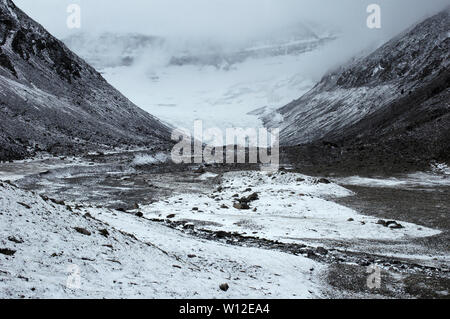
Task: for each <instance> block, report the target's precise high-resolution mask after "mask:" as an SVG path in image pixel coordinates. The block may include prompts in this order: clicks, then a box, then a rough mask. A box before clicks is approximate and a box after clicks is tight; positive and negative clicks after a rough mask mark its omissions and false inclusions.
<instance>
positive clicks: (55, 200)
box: [50, 198, 66, 206]
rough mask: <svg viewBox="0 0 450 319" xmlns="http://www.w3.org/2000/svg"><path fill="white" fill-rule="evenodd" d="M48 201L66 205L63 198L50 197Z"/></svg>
mask: <svg viewBox="0 0 450 319" xmlns="http://www.w3.org/2000/svg"><path fill="white" fill-rule="evenodd" d="M50 201H51V202H52V203H54V204H56V205H63V206H65V205H66V203H65V202H64V201H63V200H57V199H54V198H51V199H50Z"/></svg>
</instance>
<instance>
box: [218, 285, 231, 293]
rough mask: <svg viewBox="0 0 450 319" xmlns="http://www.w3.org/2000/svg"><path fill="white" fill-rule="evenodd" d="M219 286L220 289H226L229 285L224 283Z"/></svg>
mask: <svg viewBox="0 0 450 319" xmlns="http://www.w3.org/2000/svg"><path fill="white" fill-rule="evenodd" d="M219 288H220V290H222V291H228V289H230V286H228V284H227V283H225V284H221V285H220V286H219Z"/></svg>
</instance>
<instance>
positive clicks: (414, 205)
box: [0, 152, 450, 298]
mask: <svg viewBox="0 0 450 319" xmlns="http://www.w3.org/2000/svg"><path fill="white" fill-rule="evenodd" d="M138 155H139V154H138V153H134V152H128V153H111V154H90V155H86V156H84V157H82V158H41V159H34V160H26V161H18V162H13V163H4V164H0V178H1V180H3V181H4V182H1V184H0V221H1V222H0V225H1V226H0V234H1V236H0V296H1V297H4V298H49V297H56V298H59V297H64V298H66V297H67V298H86V297H99V298H102V297H105V298H131V297H137V298H162V297H167V298H327V297H334V298H361V297H362V298H364V297H382V298H390V297H394V298H395V297H406V298H410V297H419V298H420V297H434V298H448V291H449V288H450V273H449V265H450V253H449V247H448V239H449V224H448V220H449V218H448V217H449V216H448V207H449V204H450V203H449V198H450V197H449V196H448V195H449V193H450V185H449V180H450V177H449V176H448V174H447V171H445V170H444V171H442V170H441V171H439V172H437V171H434V172H433V171H430V172H426V173H421V174H422V175H420V176H419V175H405V176H395V177H393V176H390V177H377V178H372V179H368V178H360V177H351V176H350V177H344V178H336V179H324V178H319V177H311V176H306V175H303V174H301V173H297V172H294V171H291V170H289V169H282V170H280V171H278V172H265V171H261V170H258V168H257V167H232V168H231V170H230V167H226V166H211V167H200V168H199V167H196V166H174V165H172V164H169V163H163V162H161V161H164V156H154V157H151V156H138ZM137 159H139V160H137ZM143 159H144V160H143ZM145 159H147V161H146V160H145ZM418 176H419V177H418ZM6 180H11V182H6ZM378 274H379V276H378ZM374 276H378V277H374ZM378 279H379V281H377V280H378ZM377 282H379V284H380V285H377ZM223 284H227V285H226V286H225V285H223ZM374 285H375V287H374ZM226 288H228V289H226Z"/></svg>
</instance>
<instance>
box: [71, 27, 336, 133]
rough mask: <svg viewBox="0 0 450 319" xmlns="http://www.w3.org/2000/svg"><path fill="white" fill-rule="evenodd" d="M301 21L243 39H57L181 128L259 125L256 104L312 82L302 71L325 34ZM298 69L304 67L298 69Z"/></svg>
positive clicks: (289, 96)
mask: <svg viewBox="0 0 450 319" xmlns="http://www.w3.org/2000/svg"><path fill="white" fill-rule="evenodd" d="M311 29H314V28H308V27H306V26H303V25H295V26H293V27H292V28H291V29H289V28H288V29H284V28H283V30H273V32H272V33H267V34H266V33H265V34H263V35H259V36H255V38H250V39H247V40H245V41H244V40H242V42H241V41H239V40H233V41H231V43H230V42H227V41H225V40H222V39H220V38H218V39H214V38H213V39H210V38H202V37H200V38H198V39H197V38H194V39H193V38H190V37H181V38H173V37H170V36H168V37H149V36H146V35H143V34H121V33H110V34H108V33H106V34H86V33H83V34H75V35H73V36H71V37H68V38H65V39H63V41H64V43H65V44H66V45H67V46H68V47H69V48H70V49H72V50H73V51H74V52H76V53H77V54H78V55H80V56H82V57H83V58H85V59H86V60H87V61H90V62H92V65H93V66H94V67H95V68H96V69H97V70H98V71H100V72H101V73H102V75H103V76H104V77H105V78H106V79H107V81H108V82H109V83H111V84H112V85H114V86H115V87H116V88H118V89H119V90H120V91H121V92H122V93H123V94H124V95H126V96H127V97H128V98H129V99H130V100H131V101H132V102H133V103H135V104H136V105H138V106H139V107H141V108H143V109H144V110H146V111H148V112H150V113H151V114H154V115H155V116H157V117H158V118H160V119H162V120H164V121H166V122H167V123H170V124H171V125H173V126H175V127H179V128H185V129H188V130H189V129H192V126H193V123H194V121H195V120H197V119H200V120H203V121H204V125H205V128H206V127H219V128H221V129H226V128H229V127H261V126H262V122H261V120H260V119H259V118H258V116H256V115H251V114H247V113H248V112H250V111H252V110H254V109H255V108H257V107H260V106H267V107H268V109H270V110H273V109H276V108H279V107H282V106H283V105H286V104H287V103H289V102H290V101H292V100H293V99H294V98H296V97H297V96H298V94H299V92H306V91H308V90H309V89H310V88H311V87H312V86H313V85H314V81H313V80H312V79H311V77H312V75H311V74H309V73H312V72H308V71H306V70H305V69H310V68H308V67H305V66H308V65H311V62H310V60H311V59H313V57H312V55H314V52H315V51H316V50H321V49H323V48H324V47H325V46H326V45H328V44H331V43H332V42H333V41H332V40H333V39H334V37H333V36H332V35H331V34H330V33H325V32H322V31H321V32H320V33H317V34H316V33H315V32H313V31H311ZM299 70H301V71H302V72H299Z"/></svg>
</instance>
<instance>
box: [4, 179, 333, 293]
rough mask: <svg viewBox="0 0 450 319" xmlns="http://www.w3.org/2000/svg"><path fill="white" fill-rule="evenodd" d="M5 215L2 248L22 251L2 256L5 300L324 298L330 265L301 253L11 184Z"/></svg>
mask: <svg viewBox="0 0 450 319" xmlns="http://www.w3.org/2000/svg"><path fill="white" fill-rule="evenodd" d="M0 212H1V214H0V225H1V227H0V248H1V249H2V250H3V251H4V252H14V253H13V255H8V254H3V253H0V298H20V297H22V298H264V297H275V298H283V297H284V298H288V297H298V298H320V297H323V295H322V288H323V287H324V284H323V282H322V279H321V273H322V272H324V271H325V267H324V266H322V265H320V264H318V263H316V262H314V261H312V260H310V259H307V258H304V257H302V256H294V255H290V254H285V253H280V252H275V251H267V250H263V249H257V248H246V247H237V246H227V245H224V244H220V243H216V242H209V241H205V240H200V239H196V238H193V237H190V236H187V235H184V234H182V233H181V232H179V231H176V230H172V229H168V228H167V227H164V226H162V225H158V224H155V223H152V222H150V221H147V220H145V219H142V218H138V217H136V216H133V215H129V214H123V213H119V214H118V213H117V212H115V211H111V210H107V209H100V208H95V209H94V208H86V209H81V210H77V209H73V212H72V211H70V210H69V209H67V208H66V206H64V205H57V204H54V203H52V202H51V201H45V200H44V199H42V198H41V197H39V196H37V195H34V194H32V193H30V192H25V191H22V190H20V189H18V188H16V187H13V186H11V185H8V184H0ZM86 212H89V213H90V214H91V216H93V217H94V218H92V217H90V216H89V215H84V213H86ZM75 228H78V230H76V229H75ZM105 230H106V231H107V232H105ZM83 233H84V234H83ZM7 249H8V250H7ZM311 269H314V271H311ZM222 283H228V284H229V286H230V289H229V290H228V291H227V292H223V291H221V290H220V289H219V285H220V284H222ZM68 284H69V285H68Z"/></svg>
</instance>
